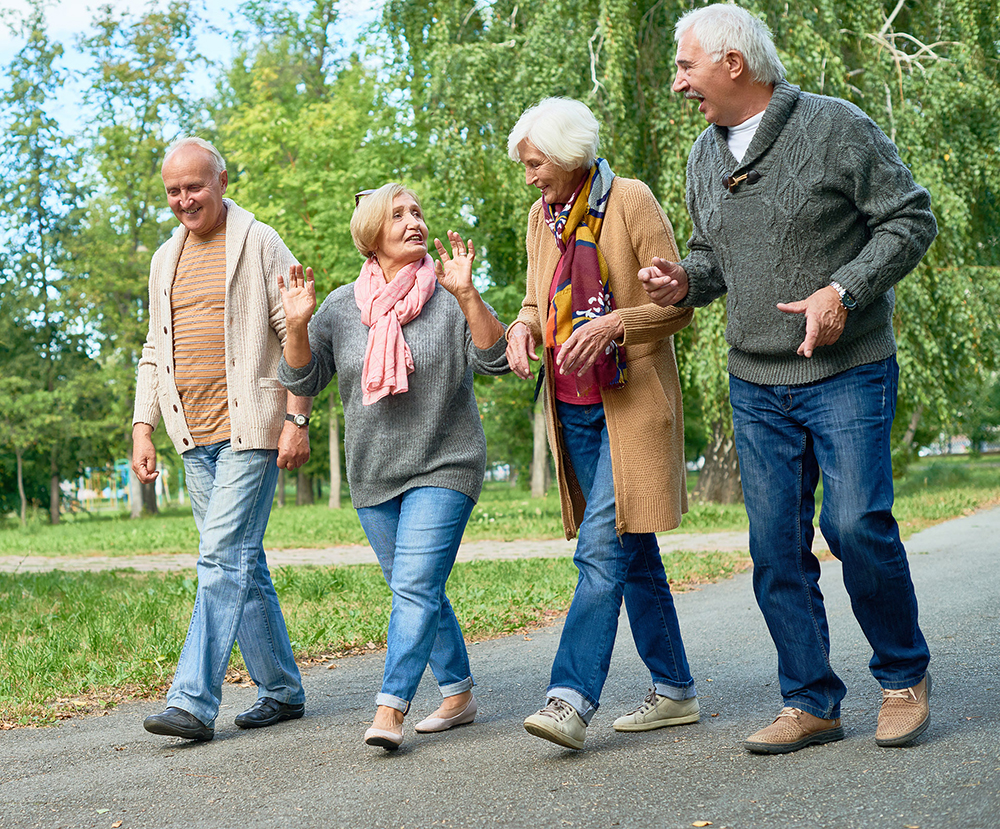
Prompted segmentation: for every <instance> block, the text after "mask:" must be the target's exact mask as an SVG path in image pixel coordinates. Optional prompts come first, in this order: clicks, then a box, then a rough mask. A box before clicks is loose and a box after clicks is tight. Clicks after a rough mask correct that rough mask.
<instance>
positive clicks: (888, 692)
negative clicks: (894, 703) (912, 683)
mask: <svg viewBox="0 0 1000 829" xmlns="http://www.w3.org/2000/svg"><path fill="white" fill-rule="evenodd" d="M890 699H901V700H903V701H904V702H916V701H917V695H916V694H914V693H913V689H912V688H883V689H882V702H886V701H887V700H890Z"/></svg>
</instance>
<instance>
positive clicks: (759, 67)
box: [674, 3, 785, 83]
mask: <svg viewBox="0 0 1000 829" xmlns="http://www.w3.org/2000/svg"><path fill="white" fill-rule="evenodd" d="M688 31H694V34H695V37H697V38H698V42H699V43H700V44H701V48H702V50H703V51H704V52H705V54H706V55H708V56H709V57H710V58H711V59H712V61H713V62H714V63H718V62H719V61H721V60H722V59H723V58H724V57H725V56H726V52H729V51H731V50H732V51H736V52H739V53H740V54H741V55H743V59H744V60H745V61H746V65H747V69H749V70H750V77H751V79H752V80H754V81H756V82H757V83H778V81H780V80H782V79H783V78H784V77H785V67H784V66H782V65H781V59H780V58H779V57H778V50H777V49H775V48H774V41H773V40H772V39H771V30H770V29H768V28H767V24H766V23H765V22H764V21H762V20H760V19H758V18H756V17H754V16H753V15H752V14H750V12H748V11H747V10H746V9H742V8H740V7H739V6H736V5H732V4H730V3H716V4H714V5H712V6H703V7H702V8H700V9H694V10H692V11H689V12H687V13H686V14H684V15H683V16H682V17H681V19H680V20H678V21H677V25H676V26H675V27H674V40H676V41H677V42H678V43H679V42H680V39H681V38H682V37H684V35H685V34H687V33H688Z"/></svg>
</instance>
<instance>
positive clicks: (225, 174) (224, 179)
mask: <svg viewBox="0 0 1000 829" xmlns="http://www.w3.org/2000/svg"><path fill="white" fill-rule="evenodd" d="M219 184H221V185H222V192H223V193H225V192H226V188H227V187H228V186H229V171H228V170H223V171H222V172H221V173H219Z"/></svg>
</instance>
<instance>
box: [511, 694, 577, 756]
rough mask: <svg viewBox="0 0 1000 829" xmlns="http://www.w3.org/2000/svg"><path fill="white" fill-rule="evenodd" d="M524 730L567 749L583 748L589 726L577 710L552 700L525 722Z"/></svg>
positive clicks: (562, 702) (559, 700) (561, 701)
mask: <svg viewBox="0 0 1000 829" xmlns="http://www.w3.org/2000/svg"><path fill="white" fill-rule="evenodd" d="M524 730H525V731H527V732H528V733H529V734H533V735H534V736H536V737H541V738H542V739H543V740H548V741H549V742H552V743H558V744H559V745H561V746H565V747H566V748H583V741H584V740H585V739H586V738H587V724H586V723H585V722H584V721H583V718H582V717H581V716H580V715H579V714H578V713H577V712H576V709H575V708H574V707H573V706H572V705H570V704H569V703H568V702H565V701H564V700H561V699H550V700H549V704H548V705H546V706H545V707H544V708H543V709H542V710H541V711H538V712H537V713H535V714H532V715H531V716H530V717H528V718H527V719H526V720H525V721H524Z"/></svg>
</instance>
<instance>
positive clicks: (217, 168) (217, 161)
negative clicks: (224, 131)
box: [160, 135, 226, 175]
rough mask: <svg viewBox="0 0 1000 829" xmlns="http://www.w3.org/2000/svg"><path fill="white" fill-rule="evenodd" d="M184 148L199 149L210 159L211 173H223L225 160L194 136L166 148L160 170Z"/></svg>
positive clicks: (212, 147)
mask: <svg viewBox="0 0 1000 829" xmlns="http://www.w3.org/2000/svg"><path fill="white" fill-rule="evenodd" d="M184 147H200V148H201V149H203V150H204V151H205V152H207V153H208V154H209V155H210V156H211V157H212V167H213V170H212V172H214V173H215V174H216V175H219V174H220V173H222V172H224V171H225V169H226V160H225V159H224V158H223V157H222V153H220V152H219V151H218V150H217V149H216V148H215V145H214V144H212V143H211V142H209V141H206V140H205V139H204V138H198V137H197V136H194V135H186V136H184V137H183V138H178V139H177V140H176V141H175V142H174V143H173V144H171V145H170V146H169V147H167V151H166V152H165V153H164V154H163V164H161V165H160V169H163V165H165V164H166V163H167V160H168V159H169V158H170V156H172V155H173V154H174V153H175V152H177V151H178V150H182V149H184Z"/></svg>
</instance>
